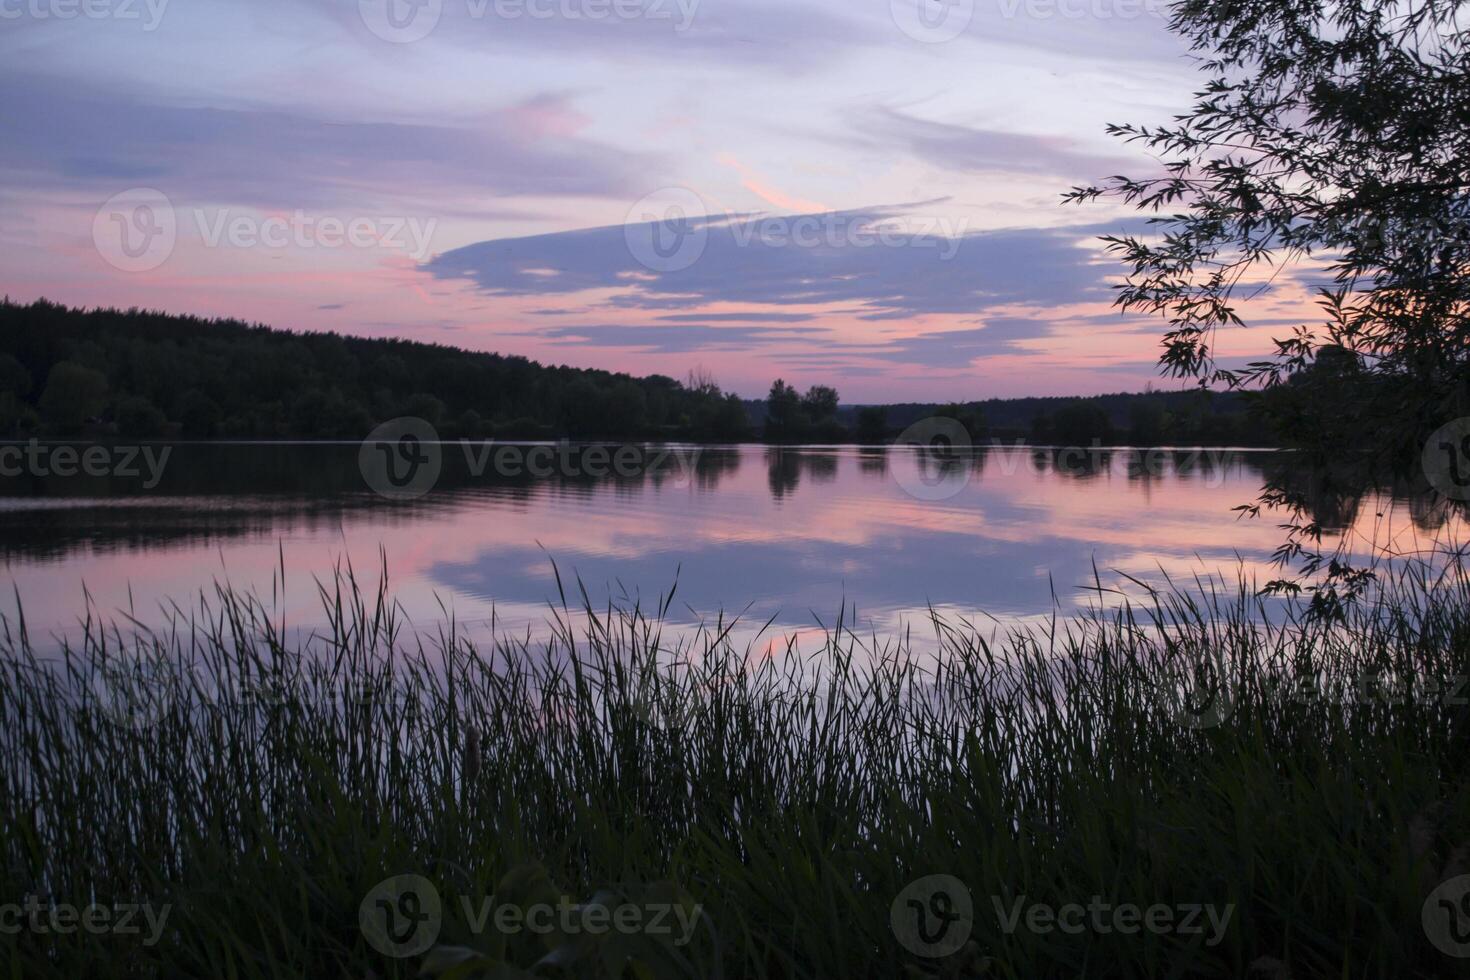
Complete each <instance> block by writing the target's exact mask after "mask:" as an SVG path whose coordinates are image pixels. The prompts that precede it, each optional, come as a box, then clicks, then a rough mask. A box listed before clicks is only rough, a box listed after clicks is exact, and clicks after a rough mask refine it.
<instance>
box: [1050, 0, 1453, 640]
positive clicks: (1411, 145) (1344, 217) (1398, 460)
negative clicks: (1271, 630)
mask: <svg viewBox="0 0 1470 980" xmlns="http://www.w3.org/2000/svg"><path fill="white" fill-rule="evenodd" d="M1171 10H1172V19H1171V22H1170V26H1171V28H1172V29H1173V30H1174V31H1175V32H1177V33H1179V34H1181V35H1182V36H1183V37H1185V38H1186V39H1187V40H1188V41H1189V42H1190V44H1191V46H1192V48H1193V49H1194V50H1195V51H1198V52H1201V53H1202V54H1203V55H1204V59H1203V61H1202V66H1203V69H1204V70H1205V71H1206V72H1207V73H1208V75H1209V80H1208V81H1207V83H1206V84H1205V85H1204V87H1203V89H1202V90H1201V91H1200V92H1199V93H1197V97H1196V101H1195V103H1194V105H1193V107H1192V109H1191V110H1190V111H1189V112H1188V113H1187V114H1185V115H1182V116H1179V117H1177V118H1176V119H1175V121H1174V122H1173V123H1171V124H1167V125H1163V126H1158V127H1151V126H1113V127H1110V129H1111V131H1112V132H1113V133H1115V134H1117V135H1119V136H1121V137H1123V138H1124V139H1126V140H1129V141H1134V142H1138V143H1141V144H1143V145H1144V146H1146V147H1148V148H1149V149H1151V150H1153V151H1154V152H1155V153H1157V154H1160V155H1162V156H1163V157H1164V158H1165V172H1164V173H1163V174H1161V175H1159V176H1155V177H1148V178H1143V179H1130V178H1125V177H1117V178H1112V179H1110V180H1109V181H1107V182H1106V183H1104V184H1102V185H1101V186H1097V187H1082V188H1074V190H1073V191H1072V193H1071V194H1069V195H1068V198H1069V199H1070V200H1073V201H1086V200H1091V199H1094V198H1097V197H1099V196H1104V195H1106V196H1114V197H1120V198H1122V199H1123V200H1125V201H1128V202H1131V203H1133V204H1135V205H1136V206H1137V207H1139V208H1140V209H1141V210H1143V211H1145V212H1147V213H1149V214H1150V215H1151V217H1150V218H1149V223H1150V225H1151V227H1150V228H1149V230H1148V233H1147V234H1146V235H1145V234H1137V235H1123V236H1112V237H1109V238H1107V239H1105V240H1106V241H1107V242H1108V243H1109V247H1110V248H1111V249H1112V250H1113V251H1114V252H1115V253H1116V254H1117V255H1118V256H1119V258H1120V259H1122V261H1123V262H1124V263H1125V264H1126V266H1127V267H1128V269H1129V271H1128V273H1127V277H1126V281H1125V283H1124V284H1123V286H1122V287H1121V289H1120V291H1119V294H1118V303H1119V304H1120V305H1121V306H1122V308H1123V309H1125V310H1144V311H1150V312H1155V313H1158V314H1161V315H1162V316H1164V317H1165V318H1166V319H1167V320H1168V324H1169V327H1168V330H1167V332H1166V333H1165V335H1164V342H1163V347H1164V350H1163V354H1162V358H1161V363H1162V366H1163V369H1164V370H1165V371H1166V372H1168V373H1170V374H1173V375H1176V376H1180V377H1187V378H1196V379H1199V380H1200V381H1201V383H1211V382H1213V383H1219V384H1223V385H1224V386H1226V387H1228V388H1245V387H1265V388H1268V389H1269V388H1274V387H1277V386H1281V385H1283V384H1287V383H1289V379H1291V378H1292V377H1295V376H1299V375H1301V374H1302V373H1304V372H1307V371H1309V370H1311V368H1312V365H1313V364H1314V363H1321V360H1322V350H1323V348H1324V347H1325V348H1328V349H1329V350H1330V349H1332V348H1337V349H1339V350H1340V351H1342V352H1345V353H1344V354H1341V355H1339V354H1336V353H1333V354H1330V355H1329V360H1332V359H1337V360H1340V361H1341V362H1342V363H1348V362H1349V361H1348V357H1349V356H1350V357H1351V363H1352V364H1353V365H1354V368H1353V370H1351V371H1347V370H1338V369H1337V368H1333V369H1332V371H1331V372H1330V373H1329V374H1324V375H1323V376H1320V377H1319V378H1317V379H1316V381H1313V382H1309V383H1310V384H1312V386H1313V390H1314V396H1315V398H1316V400H1317V401H1316V413H1317V417H1316V418H1310V417H1303V416H1301V415H1294V416H1293V415H1289V416H1288V418H1287V419H1286V420H1285V422H1286V424H1284V425H1282V426H1281V431H1282V432H1283V433H1284V435H1285V436H1286V437H1287V438H1289V439H1290V440H1291V441H1292V442H1293V443H1294V444H1295V445H1297V446H1298V447H1299V448H1301V449H1302V450H1304V451H1305V453H1306V454H1307V455H1306V456H1304V457H1303V458H1304V459H1306V460H1307V461H1308V462H1312V461H1314V460H1315V461H1316V462H1317V463H1318V464H1319V465H1322V466H1324V467H1325V466H1327V465H1328V464H1333V467H1334V469H1340V467H1339V466H1337V465H1336V463H1337V462H1340V460H1341V458H1342V456H1343V455H1344V454H1350V455H1352V456H1353V457H1354V458H1355V459H1357V460H1358V461H1359V463H1360V465H1359V467H1358V469H1359V471H1360V472H1361V473H1362V474H1364V476H1363V477H1362V479H1365V480H1366V479H1367V478H1368V477H1367V474H1369V473H1371V472H1374V471H1379V470H1382V469H1384V468H1390V469H1397V468H1401V467H1405V466H1408V465H1412V464H1413V463H1414V462H1415V461H1416V459H1417V456H1418V454H1419V452H1420V450H1421V448H1422V446H1423V442H1424V437H1425V436H1426V435H1427V434H1428V433H1429V432H1430V431H1432V430H1433V429H1435V428H1436V427H1438V426H1439V425H1440V424H1442V423H1444V422H1446V421H1448V420H1450V419H1452V418H1455V417H1457V416H1464V415H1467V414H1470V383H1467V377H1470V370H1467V368H1470V316H1467V313H1470V234H1467V223H1466V218H1467V215H1470V194H1467V189H1470V72H1467V67H1470V33H1467V32H1465V31H1464V29H1463V28H1462V27H1461V26H1460V24H1459V22H1458V20H1457V18H1458V17H1460V15H1461V4H1460V3H1458V2H1456V0H1423V2H1421V3H1416V4H1411V5H1404V4H1400V3H1398V2H1396V0H1342V2H1339V3H1335V4H1332V5H1330V6H1324V5H1322V4H1317V3H1294V2H1289V0H1256V2H1251V3H1216V2H1214V0H1182V2H1180V3H1177V4H1175V5H1173V6H1172V8H1171ZM1301 261H1311V262H1316V263H1320V265H1321V266H1322V267H1323V268H1324V269H1325V274H1326V275H1328V276H1330V278H1331V279H1332V281H1333V284H1332V286H1331V287H1329V288H1324V289H1322V290H1321V292H1320V305H1321V312H1322V315H1321V319H1320V321H1319V322H1318V323H1317V324H1316V325H1311V326H1309V325H1302V326H1299V327H1298V328H1297V329H1296V330H1295V331H1294V332H1293V334H1292V335H1291V336H1289V337H1285V338H1281V339H1278V340H1276V342H1275V345H1276V351H1275V354H1274V356H1273V357H1271V358H1269V359H1267V360H1263V361H1260V362H1257V363H1253V364H1249V365H1247V366H1245V367H1229V366H1222V365H1221V364H1219V363H1218V362H1217V361H1216V357H1215V353H1216V347H1217V340H1216V337H1217V333H1218V331H1220V330H1221V329H1226V328H1229V327H1231V326H1238V325H1243V324H1244V320H1243V318H1242V314H1241V309H1240V302H1241V299H1242V297H1243V296H1245V295H1250V294H1253V293H1255V292H1256V291H1258V290H1259V289H1261V288H1262V286H1263V283H1264V282H1265V281H1266V280H1267V277H1269V278H1270V279H1276V278H1277V277H1278V276H1280V275H1281V270H1282V269H1283V268H1284V267H1287V266H1289V265H1291V264H1293V263H1296V262H1301ZM1272 315H1273V316H1279V313H1273V314H1272ZM1329 378H1330V380H1329ZM1317 382H1320V383H1317ZM1267 404H1268V406H1271V405H1273V404H1274V405H1276V406H1277V407H1280V406H1283V405H1284V406H1285V407H1286V408H1287V410H1288V412H1290V411H1291V410H1292V409H1293V408H1294V407H1295V408H1299V407H1300V401H1299V400H1294V399H1289V398H1288V399H1285V400H1283V401H1282V402H1278V403H1270V402H1268V403H1267ZM1328 422H1330V423H1331V424H1319V423H1328ZM1346 432H1351V433H1353V434H1354V437H1353V438H1352V439H1351V440H1350V441H1344V438H1343V437H1344V433H1346ZM1347 478H1348V479H1352V477H1351V476H1349V477H1347ZM1319 491H1320V488H1317V487H1314V490H1313V494H1311V495H1308V494H1304V493H1300V492H1297V491H1296V490H1294V489H1293V488H1292V487H1290V486H1287V485H1280V484H1278V485H1271V484H1268V485H1267V486H1266V488H1265V490H1264V491H1263V493H1262V495H1261V502H1262V503H1265V504H1276V505H1284V506H1286V507H1289V508H1293V509H1295V510H1296V511H1297V512H1298V513H1299V514H1301V515H1302V516H1303V518H1304V519H1305V523H1304V524H1301V525H1299V526H1297V527H1296V528H1295V530H1294V532H1293V534H1292V535H1291V537H1290V538H1289V539H1288V541H1287V543H1286V545H1285V546H1283V548H1282V550H1281V551H1280V552H1279V553H1278V558H1279V559H1280V560H1282V561H1283V562H1289V561H1292V560H1293V559H1297V558H1300V559H1302V560H1303V568H1304V570H1305V571H1306V572H1308V573H1310V572H1313V571H1317V570H1319V569H1325V570H1326V571H1328V573H1329V574H1328V578H1327V581H1326V582H1325V584H1324V587H1323V589H1322V590H1320V591H1319V592H1318V594H1317V597H1316V598H1317V599H1318V600H1319V605H1318V609H1319V611H1320V610H1324V609H1331V608H1333V607H1334V606H1335V604H1336V603H1337V601H1338V599H1339V597H1340V596H1348V595H1352V594H1354V593H1355V592H1356V591H1358V589H1359V588H1361V586H1362V585H1363V584H1364V582H1365V581H1366V578H1365V577H1364V576H1361V575H1359V574H1358V570H1355V569H1352V568H1350V567H1348V566H1347V565H1342V564H1340V563H1339V562H1338V561H1336V560H1335V558H1333V557H1329V556H1326V555H1323V554H1321V553H1319V551H1318V549H1319V548H1320V546H1321V525H1320V523H1319V522H1317V521H1315V520H1313V519H1312V518H1311V514H1312V511H1313V510H1314V509H1316V508H1314V504H1313V499H1312V498H1313V497H1317V498H1320V497H1321V496H1322V494H1321V493H1320V492H1319ZM1333 492H1335V491H1333ZM1351 492H1352V491H1351V490H1350V489H1349V491H1348V494H1349V495H1351ZM1275 585H1276V586H1277V587H1279V588H1288V587H1292V586H1291V585H1290V583H1285V582H1281V583H1275ZM1339 586H1341V587H1342V591H1341V592H1340V593H1339Z"/></svg>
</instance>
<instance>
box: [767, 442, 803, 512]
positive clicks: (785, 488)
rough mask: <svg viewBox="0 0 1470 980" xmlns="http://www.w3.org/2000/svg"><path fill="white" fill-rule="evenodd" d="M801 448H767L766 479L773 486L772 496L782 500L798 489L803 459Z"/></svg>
mask: <svg viewBox="0 0 1470 980" xmlns="http://www.w3.org/2000/svg"><path fill="white" fill-rule="evenodd" d="M799 455H800V451H799V450H795V449H781V448H780V447H773V448H770V449H767V450H766V480H767V482H768V483H769V484H770V486H771V496H772V497H775V498H776V499H777V500H780V499H781V498H782V497H785V496H786V495H787V494H788V493H793V492H795V490H796V487H797V484H799V483H801V460H800V459H799V458H798V457H799Z"/></svg>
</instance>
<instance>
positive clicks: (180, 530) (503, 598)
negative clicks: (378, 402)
mask: <svg viewBox="0 0 1470 980" xmlns="http://www.w3.org/2000/svg"><path fill="white" fill-rule="evenodd" d="M676 452H677V453H678V454H679V455H676V456H674V457H669V458H665V459H662V460H657V459H650V460H646V461H645V465H644V466H643V467H642V468H641V469H639V470H638V471H637V472H629V473H625V474H624V475H615V476H609V477H606V478H589V477H585V476H566V475H560V476H550V477H543V478H534V477H528V476H524V475H509V476H508V475H504V474H501V475H496V474H493V473H491V472H489V470H488V469H487V470H485V471H478V472H477V470H476V468H475V466H474V458H473V457H467V456H466V454H465V452H464V447H463V446H461V445H457V444H446V445H445V446H444V447H443V464H442V472H441V475H440V476H439V478H438V480H437V482H435V484H434V486H433V488H432V489H430V490H429V491H428V492H427V493H426V494H424V495H423V496H421V497H418V498H417V499H413V500H390V499H385V498H384V497H383V496H381V495H380V494H378V493H375V492H374V491H373V490H371V489H370V488H369V487H368V486H367V483H366V481H365V479H364V475H363V471H362V470H361V468H360V466H359V455H358V446H356V445H350V446H349V445H330V446H322V445H232V446H219V445H215V446H203V445H179V446H174V447H172V452H171V454H170V456H169V458H168V461H167V464H166V465H165V467H164V470H163V475H162V478H161V480H160V481H159V482H158V484H157V486H156V487H152V488H146V487H144V486H143V485H142V483H143V480H144V479H146V477H145V476H144V477H132V476H116V475H113V476H94V477H87V476H78V477H69V478H61V477H55V476H50V477H39V476H34V475H31V476H22V477H7V478H0V542H3V544H0V553H3V557H4V563H5V565H4V575H3V582H0V584H3V585H4V587H5V591H6V593H7V595H6V597H5V599H4V600H0V609H3V610H4V611H5V612H6V614H7V615H9V616H12V617H13V615H14V605H15V602H14V595H15V594H17V593H18V595H19V597H20V599H21V602H22V604H23V607H24V611H25V615H26V620H27V625H28V627H29V629H30V631H31V633H32V635H33V636H37V637H42V636H48V635H59V634H61V633H75V632H76V630H77V623H78V618H79V617H80V616H81V615H82V614H83V612H84V609H85V599H84V596H85V595H86V594H90V596H91V599H92V604H93V608H94V609H95V610H97V611H99V612H100V613H102V614H103V615H104V616H111V615H116V614H117V613H118V611H120V610H126V609H129V608H131V609H132V610H133V614H134V615H135V616H137V617H138V618H139V619H141V620H144V621H158V620H160V619H161V618H162V617H161V615H160V614H159V612H158V608H159V604H160V603H161V602H162V601H163V600H165V599H167V598H172V599H175V600H177V601H178V602H179V603H180V604H181V605H183V606H186V607H187V605H188V599H189V597H190V596H191V595H197V593H198V591H199V589H200V588H201V587H206V588H208V587H211V585H212V582H213V581H214V580H219V581H228V582H229V583H231V584H232V585H234V586H236V587H240V588H247V589H255V590H257V591H258V592H259V593H260V594H261V595H262V596H263V597H265V598H266V599H268V600H269V599H270V597H271V594H272V591H271V590H272V581H273V576H274V575H275V573H276V571H277V569H278V567H279V565H280V562H281V558H282V557H284V562H285V569H286V588H285V590H284V592H283V595H282V597H281V601H283V602H284V611H285V613H286V614H287V616H288V621H289V622H291V623H295V624H296V625H297V626H302V627H310V626H313V625H319V624H320V623H322V622H323V621H324V618H323V616H322V615H321V613H320V606H319V599H318V596H317V591H316V589H317V587H316V582H315V579H316V578H318V577H329V576H330V574H331V571H332V569H333V567H334V566H336V565H338V564H340V563H346V562H351V563H352V565H353V567H354V568H355V569H356V570H357V572H358V574H359V577H360V578H361V579H362V580H364V581H366V582H368V583H376V580H377V568H378V562H379V552H380V549H381V553H382V554H383V555H384V556H386V559H387V565H388V569H389V576H390V583H391V587H392V590H393V592H394V594H395V595H396V597H397V598H398V600H399V601H400V603H401V604H402V606H403V608H404V609H405V610H406V612H407V613H408V614H409V616H410V617H411V618H412V619H413V621H414V622H415V623H416V624H417V625H419V626H421V627H426V628H427V627H431V626H432V625H433V624H435V623H436V622H437V621H438V620H439V619H440V618H441V612H440V604H441V603H442V605H443V607H444V608H446V609H449V610H452V611H453V612H454V614H455V616H456V618H457V619H458V620H459V622H461V623H462V624H464V625H465V626H466V627H468V628H470V629H472V630H484V629H486V628H487V624H488V622H489V620H490V618H491V617H492V615H493V616H494V617H495V618H496V620H497V622H499V623H500V624H503V625H504V626H506V627H508V628H512V629H515V630H517V631H524V630H525V629H526V628H530V629H532V631H533V632H534V631H535V630H536V629H538V628H541V626H542V624H544V622H545V620H546V618H547V614H548V611H547V604H548V602H550V601H554V600H555V599H556V595H557V587H556V580H555V575H554V571H553V564H552V562H553V560H554V561H555V562H556V564H557V566H559V567H560V569H561V572H562V575H563V578H564V581H567V582H569V583H570V582H572V581H573V580H574V579H577V578H580V580H581V581H582V582H583V583H584V584H585V586H586V588H587V591H588V593H589V595H590V596H591V598H592V600H593V601H594V602H595V603H597V604H599V605H600V604H603V603H606V602H607V601H608V600H609V599H610V598H611V599H613V600H629V599H633V598H642V599H643V600H644V602H645V604H650V603H652V602H653V601H654V600H656V598H657V597H658V596H659V595H661V594H663V593H666V592H667V591H668V590H669V589H670V588H671V587H672V586H673V585H674V583H675V582H676V581H677V583H678V588H677V592H676V597H675V602H674V603H673V605H672V607H671V608H670V610H669V614H668V615H669V618H670V619H672V620H674V621H675V622H677V623H681V624H692V623H697V622H699V621H701V620H703V621H709V620H712V619H713V618H714V617H715V616H716V615H717V614H719V613H720V612H721V611H722V610H723V611H724V612H725V613H726V614H727V615H728V614H730V613H739V614H741V615H742V616H743V617H744V620H743V621H744V622H746V623H750V624H752V632H753V627H754V626H758V625H760V624H763V623H764V622H765V621H766V620H768V619H774V625H773V627H772V633H773V635H780V634H788V635H789V634H791V633H797V632H802V631H809V630H814V629H819V628H820V627H821V625H822V624H827V625H831V624H832V623H833V622H835V620H836V619H837V617H838V615H839V613H840V612H843V611H844V610H845V615H846V617H847V619H848V621H849V622H853V621H855V622H856V623H857V624H858V625H859V626H860V627H861V629H862V630H864V631H876V632H878V633H879V634H891V633H893V631H896V630H898V629H900V628H902V627H903V626H904V625H905V624H908V625H913V626H915V627H916V630H917V629H924V628H925V622H924V621H925V618H926V616H927V612H926V611H927V609H929V608H930V607H933V608H935V609H938V610H940V611H942V612H944V613H946V614H949V615H953V616H962V617H966V618H970V619H972V620H976V621H977V622H981V623H987V624H988V623H1012V622H1015V621H1017V620H1024V619H1027V618H1031V617H1038V616H1045V615H1048V614H1050V613H1051V611H1052V610H1053V609H1054V608H1055V607H1056V606H1060V607H1061V608H1062V609H1063V610H1066V609H1071V608H1075V607H1076V606H1077V605H1079V604H1082V603H1086V602H1088V601H1095V600H1096V598H1097V597H1096V595H1095V594H1094V593H1090V592H1089V591H1087V589H1088V586H1090V585H1091V583H1092V580H1093V569H1094V567H1096V569H1097V570H1098V572H1099V573H1100V574H1101V576H1102V578H1103V581H1104V583H1105V584H1110V585H1126V580H1125V579H1124V578H1123V576H1124V575H1125V574H1126V575H1129V576H1133V577H1136V578H1138V579H1141V580H1144V581H1149V582H1155V583H1158V582H1161V581H1162V580H1163V578H1164V576H1165V575H1170V576H1174V577H1175V578H1177V579H1184V580H1189V579H1191V578H1192V577H1193V576H1196V575H1201V574H1211V573H1215V574H1222V575H1224V576H1225V577H1226V578H1227V579H1230V580H1234V578H1235V577H1236V575H1237V571H1238V570H1239V569H1241V568H1242V567H1243V569H1244V571H1245V572H1246V574H1248V575H1257V576H1258V577H1259V578H1260V580H1261V581H1265V580H1266V579H1268V578H1271V577H1275V575H1274V573H1273V570H1272V569H1271V567H1270V566H1269V558H1270V555H1271V552H1272V551H1273V550H1274V549H1275V547H1276V546H1277V545H1278V544H1280V542H1281V531H1280V530H1279V529H1278V528H1277V524H1278V520H1276V519H1275V518H1273V517H1271V516H1266V517H1263V518H1261V519H1258V520H1250V519H1244V520H1242V519H1239V518H1238V517H1237V515H1236V514H1235V513H1234V512H1233V511H1232V508H1233V507H1235V506H1236V505H1239V504H1244V503H1248V502H1250V501H1252V500H1253V499H1254V497H1255V495H1256V492H1257V490H1258V488H1259V486H1260V483H1261V477H1262V472H1263V469H1264V468H1267V467H1271V466H1283V465H1289V464H1287V463H1286V462H1284V461H1283V458H1282V457H1280V456H1273V455H1272V454H1263V453H1253V452H1242V451H1225V450H1209V451H1182V452H1177V453H1172V454H1164V453H1156V454H1154V455H1152V456H1151V457H1140V456H1139V455H1138V454H1135V453H1131V452H1124V451H1113V452H1111V453H1103V454H1097V453H1093V454H1090V455H1087V456H1083V455H1082V454H1080V453H1077V454H1074V455H1073V456H1072V457H1070V458H1067V457H1063V458H1058V457H1057V456H1056V455H1055V454H1054V453H1049V452H1046V451H1037V450H1031V449H1017V448H991V449H988V450H984V451H976V452H974V453H972V454H966V455H965V456H964V457H963V458H958V459H954V458H952V459H947V460H945V459H936V458H934V457H932V456H929V455H927V454H921V453H919V452H918V451H917V450H915V449H914V448H912V447H902V448H889V449H860V448H856V447H844V448H826V449H823V448H810V449H782V450H777V449H772V448H768V447H765V446H742V447H719V448H716V447H702V448H701V447H693V446H684V447H678V448H677V450H676ZM649 462H652V463H654V464H655V465H651V466H650V465H646V464H647V463H649ZM492 468H493V467H492ZM1324 508H1325V509H1326V511H1327V512H1326V513H1324V514H1319V517H1322V518H1323V519H1324V521H1325V522H1326V523H1328V524H1329V525H1331V526H1333V527H1334V528H1335V532H1334V533H1335V534H1339V535H1346V536H1347V538H1348V540H1349V541H1350V542H1352V543H1353V545H1354V547H1355V549H1357V550H1366V549H1367V548H1368V547H1369V546H1370V544H1372V543H1373V542H1378V543H1389V544H1392V545H1394V546H1396V547H1397V548H1399V549H1400V550H1406V551H1407V550H1413V549H1416V548H1421V547H1424V546H1426V545H1427V544H1428V543H1429V542H1430V541H1431V540H1432V539H1433V538H1434V537H1435V536H1436V535H1437V534H1440V533H1442V530H1443V529H1442V528H1441V527H1440V526H1441V525H1442V524H1443V523H1444V520H1443V517H1442V515H1440V514H1438V513H1436V512H1435V511H1434V509H1433V508H1430V507H1428V506H1427V505H1419V504H1416V503H1414V502H1412V501H1394V500H1391V499H1388V498H1387V497H1382V496H1370V497H1368V498H1364V499H1361V500H1354V501H1347V502H1342V501H1336V502H1333V503H1331V504H1324ZM571 587H572V588H575V586H574V585H573V586H571ZM12 588H13V590H14V591H13V592H12ZM84 590H85V591H84ZM1133 591H1135V592H1136V591H1137V589H1136V587H1134V588H1133ZM989 617H993V619H991V618H989Z"/></svg>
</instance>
